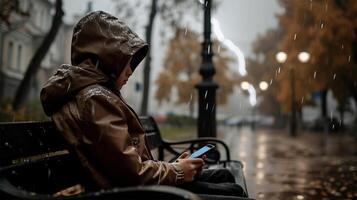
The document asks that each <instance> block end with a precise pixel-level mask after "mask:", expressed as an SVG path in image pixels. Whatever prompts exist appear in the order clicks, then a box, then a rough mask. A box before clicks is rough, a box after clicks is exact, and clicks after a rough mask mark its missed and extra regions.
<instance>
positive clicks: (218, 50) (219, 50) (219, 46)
mask: <svg viewBox="0 0 357 200" xmlns="http://www.w3.org/2000/svg"><path fill="white" fill-rule="evenodd" d="M219 52H221V45H218V49H217V53H219Z"/></svg>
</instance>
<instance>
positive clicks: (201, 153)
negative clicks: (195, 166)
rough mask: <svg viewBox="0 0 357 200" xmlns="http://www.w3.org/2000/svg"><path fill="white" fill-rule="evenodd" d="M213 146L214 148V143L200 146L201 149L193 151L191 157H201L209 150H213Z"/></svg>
mask: <svg viewBox="0 0 357 200" xmlns="http://www.w3.org/2000/svg"><path fill="white" fill-rule="evenodd" d="M213 148H214V145H211V144H208V145H206V146H204V147H202V148H200V149H199V150H197V151H195V152H193V154H191V156H190V158H198V157H201V156H202V155H204V154H205V153H207V152H208V151H209V150H211V149H213Z"/></svg>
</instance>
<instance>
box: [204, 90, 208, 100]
mask: <svg viewBox="0 0 357 200" xmlns="http://www.w3.org/2000/svg"><path fill="white" fill-rule="evenodd" d="M207 93H208V90H206V93H205V98H207Z"/></svg>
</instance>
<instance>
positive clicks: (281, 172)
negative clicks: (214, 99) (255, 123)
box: [218, 127, 357, 200]
mask: <svg viewBox="0 0 357 200" xmlns="http://www.w3.org/2000/svg"><path fill="white" fill-rule="evenodd" d="M218 132H219V134H218V138H221V139H223V140H224V141H225V142H227V144H228V145H229V147H230V149H231V152H232V159H238V160H241V161H242V162H243V163H244V165H245V176H246V179H247V185H248V190H249V193H250V196H251V197H253V198H256V199H284V200H285V199H286V200H288V199H299V200H302V199H311V200H312V199H314V200H315V199H326V200H327V199H357V139H356V138H352V137H350V136H348V135H337V134H335V135H327V134H323V133H321V134H319V133H301V132H299V133H298V134H299V135H298V137H297V138H291V137H289V136H288V133H287V132H286V131H283V130H281V131H276V130H267V129H266V130H259V129H257V130H256V131H255V132H252V131H251V130H250V128H243V129H237V128H228V127H220V128H219V131H218Z"/></svg>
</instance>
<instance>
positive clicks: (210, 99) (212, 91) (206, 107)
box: [196, 0, 218, 137]
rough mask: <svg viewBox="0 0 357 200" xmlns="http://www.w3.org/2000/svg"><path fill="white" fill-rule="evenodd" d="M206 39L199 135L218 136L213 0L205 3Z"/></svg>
mask: <svg viewBox="0 0 357 200" xmlns="http://www.w3.org/2000/svg"><path fill="white" fill-rule="evenodd" d="M203 9H204V27H203V28H204V32H203V34H204V41H203V43H202V64H201V67H200V74H201V76H202V81H201V82H200V83H198V84H197V85H196V88H197V89H198V120H197V128H198V137H216V89H217V88H218V85H217V84H216V83H215V82H214V81H213V79H212V78H213V75H214V74H215V73H216V71H215V69H214V66H213V63H212V56H213V53H212V42H211V0H205V2H204V5H203Z"/></svg>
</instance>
